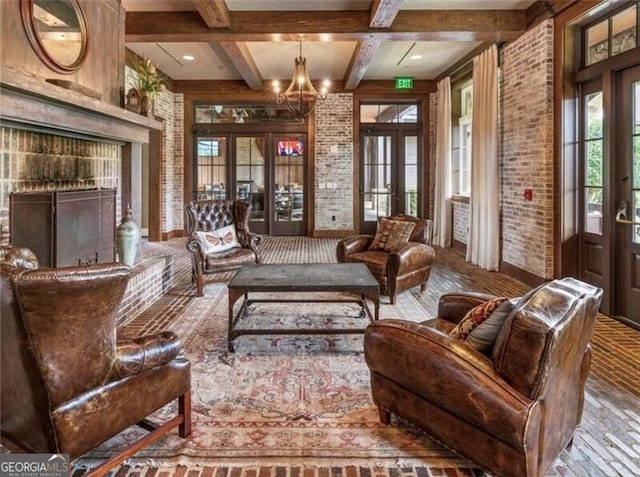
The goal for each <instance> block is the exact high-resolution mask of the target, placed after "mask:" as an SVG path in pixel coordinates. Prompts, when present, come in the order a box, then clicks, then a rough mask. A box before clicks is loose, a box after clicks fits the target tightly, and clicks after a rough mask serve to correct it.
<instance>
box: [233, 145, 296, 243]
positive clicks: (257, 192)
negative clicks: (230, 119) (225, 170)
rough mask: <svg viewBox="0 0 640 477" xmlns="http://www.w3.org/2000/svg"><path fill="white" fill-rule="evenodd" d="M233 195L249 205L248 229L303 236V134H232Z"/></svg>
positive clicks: (272, 233)
mask: <svg viewBox="0 0 640 477" xmlns="http://www.w3.org/2000/svg"><path fill="white" fill-rule="evenodd" d="M231 140H232V143H233V156H232V158H231V159H232V162H233V164H235V166H234V168H233V171H234V174H233V177H232V181H233V182H234V184H235V196H236V197H237V198H240V199H245V200H249V201H250V202H251V205H252V212H251V221H250V222H251V224H250V226H251V230H253V231H255V232H258V233H263V234H269V235H306V233H307V229H306V223H307V219H306V216H307V211H306V207H305V204H306V200H305V187H304V186H305V183H306V182H305V181H306V176H305V171H306V163H307V144H306V135H304V134H281V133H263V134H233V135H232V137H231Z"/></svg>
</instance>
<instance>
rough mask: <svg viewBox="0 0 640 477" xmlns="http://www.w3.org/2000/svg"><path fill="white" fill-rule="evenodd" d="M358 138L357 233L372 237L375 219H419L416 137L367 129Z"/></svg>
mask: <svg viewBox="0 0 640 477" xmlns="http://www.w3.org/2000/svg"><path fill="white" fill-rule="evenodd" d="M361 137H362V140H361V148H360V150H361V162H360V184H361V187H360V196H361V200H360V220H359V222H360V223H359V225H360V228H359V230H360V233H368V234H372V233H375V230H376V226H377V221H378V217H388V216H390V215H393V214H397V213H405V214H409V215H413V216H416V217H417V216H419V204H420V200H421V199H420V167H419V161H418V158H419V157H420V151H419V140H418V138H419V137H418V134H417V133H415V132H408V131H403V130H395V131H393V130H392V131H383V130H379V131H375V130H371V129H369V128H367V129H365V130H364V131H363V134H362V136H361Z"/></svg>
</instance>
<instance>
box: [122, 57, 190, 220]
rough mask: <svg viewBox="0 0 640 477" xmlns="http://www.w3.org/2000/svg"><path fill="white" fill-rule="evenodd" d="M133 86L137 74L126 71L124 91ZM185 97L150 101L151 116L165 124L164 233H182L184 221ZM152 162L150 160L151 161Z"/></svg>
mask: <svg viewBox="0 0 640 477" xmlns="http://www.w3.org/2000/svg"><path fill="white" fill-rule="evenodd" d="M135 84H136V72H135V71H134V70H133V69H132V68H130V67H128V66H127V67H125V91H129V89H130V88H132V87H134V86H135ZM183 113H184V96H183V95H182V94H174V93H172V92H171V91H162V92H161V93H159V94H158V95H157V96H156V97H155V99H154V101H153V115H154V116H155V117H156V119H158V120H161V121H162V122H163V124H164V131H163V141H164V142H163V145H162V158H161V163H162V172H161V174H162V192H163V195H162V218H161V221H162V223H161V225H160V227H161V231H162V232H163V233H166V232H172V231H174V230H182V228H183V221H184V214H183V209H184V195H183V179H184V162H183V155H184V114H183ZM150 159H151V160H153V158H150Z"/></svg>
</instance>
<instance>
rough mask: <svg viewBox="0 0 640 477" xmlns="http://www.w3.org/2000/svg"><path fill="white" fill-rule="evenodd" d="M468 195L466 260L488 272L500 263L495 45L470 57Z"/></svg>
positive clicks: (495, 269) (496, 50)
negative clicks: (469, 169) (471, 71)
mask: <svg viewBox="0 0 640 477" xmlns="http://www.w3.org/2000/svg"><path fill="white" fill-rule="evenodd" d="M472 128H473V132H472V137H471V158H472V159H471V197H470V200H469V242H468V244H467V256H466V259H467V261H468V262H471V263H473V264H475V265H478V266H480V267H482V268H484V269H486V270H489V271H497V270H498V268H499V264H500V191H499V188H500V178H499V164H498V48H497V46H496V45H493V46H491V47H490V48H488V49H487V50H485V51H484V52H482V53H481V54H479V55H478V56H476V57H475V58H474V59H473V113H472Z"/></svg>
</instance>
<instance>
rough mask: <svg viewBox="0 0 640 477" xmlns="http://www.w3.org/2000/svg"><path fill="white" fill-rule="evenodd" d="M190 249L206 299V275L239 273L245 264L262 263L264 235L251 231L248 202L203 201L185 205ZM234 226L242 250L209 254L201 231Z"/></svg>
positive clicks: (199, 292)
mask: <svg viewBox="0 0 640 477" xmlns="http://www.w3.org/2000/svg"><path fill="white" fill-rule="evenodd" d="M185 213H186V219H187V222H186V223H187V237H188V239H187V249H188V250H189V251H190V252H191V264H192V271H191V276H192V280H193V281H194V282H195V283H196V286H197V296H203V295H204V292H203V288H204V275H205V274H208V273H219V272H226V271H229V270H237V269H238V268H240V267H241V266H242V265H243V264H245V263H260V254H259V253H258V248H257V247H258V244H259V243H260V241H261V240H262V236H261V235H259V234H256V233H253V232H251V231H250V230H249V217H250V216H251V204H250V203H249V202H248V201H246V200H199V201H196V202H190V203H188V204H186V206H185ZM231 224H234V226H235V230H236V234H237V237H238V242H239V244H240V246H239V247H234V248H232V249H230V250H225V251H223V252H219V253H207V252H205V249H204V246H203V243H202V240H201V239H200V237H199V236H198V235H197V232H210V231H212V230H218V229H220V228H222V227H225V226H227V225H231Z"/></svg>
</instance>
